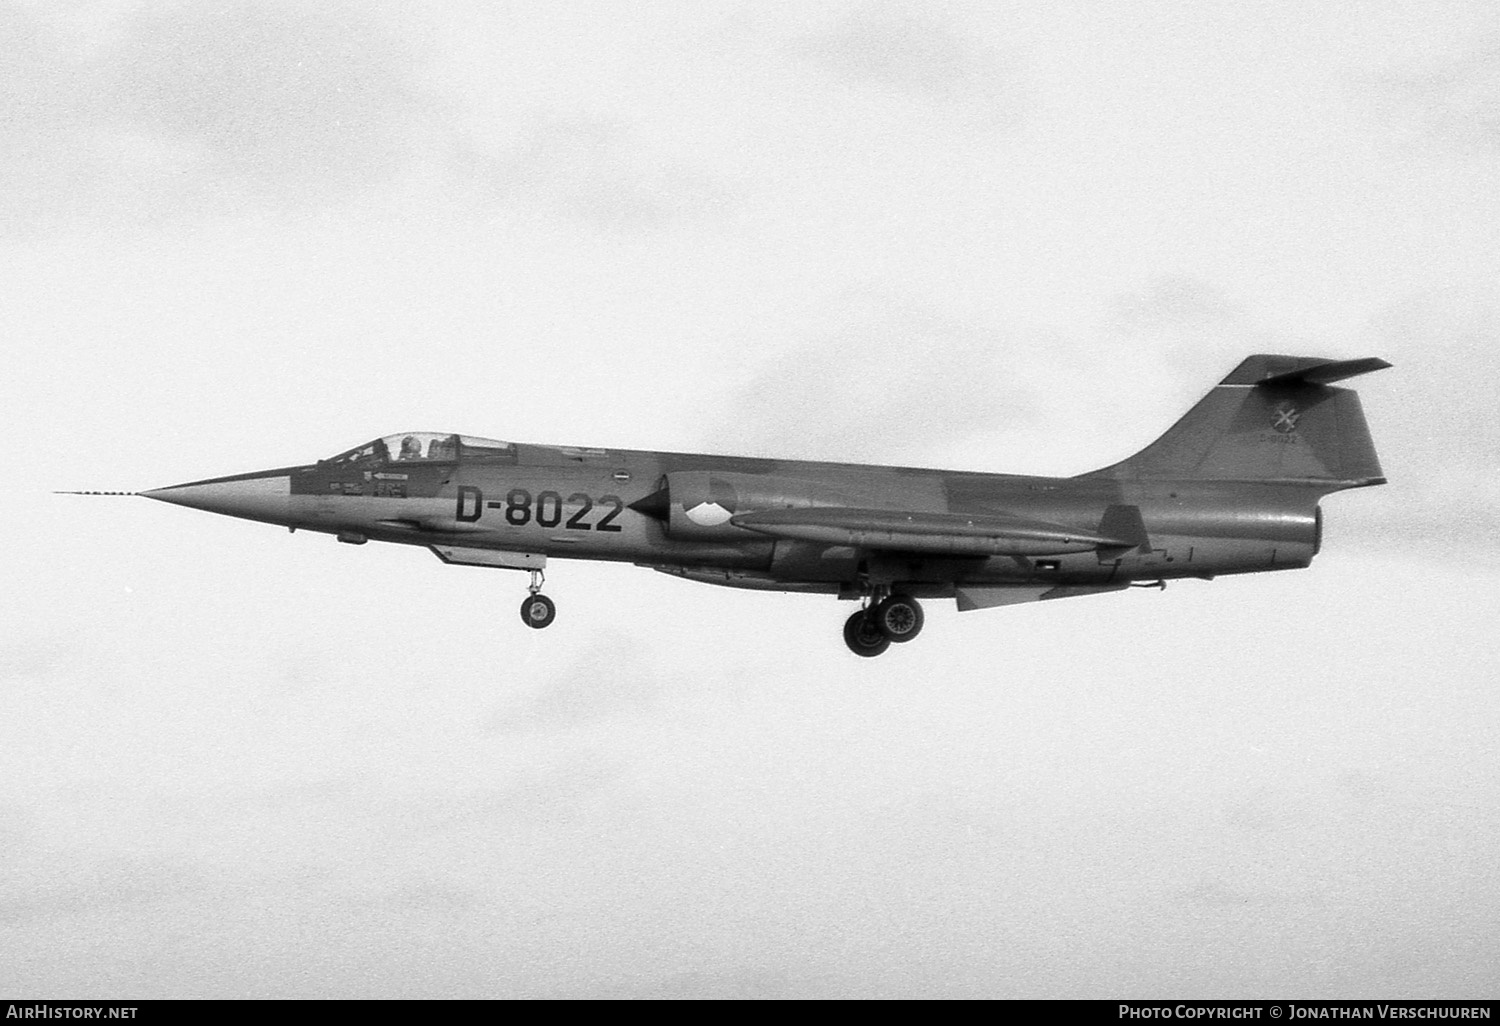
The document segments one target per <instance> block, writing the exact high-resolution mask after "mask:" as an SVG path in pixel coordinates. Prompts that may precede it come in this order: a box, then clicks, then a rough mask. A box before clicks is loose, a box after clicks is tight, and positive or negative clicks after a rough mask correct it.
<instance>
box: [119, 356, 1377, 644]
mask: <svg viewBox="0 0 1500 1026" xmlns="http://www.w3.org/2000/svg"><path fill="white" fill-rule="evenodd" d="M1389 366H1390V364H1388V363H1386V362H1385V361H1384V360H1379V359H1374V358H1365V359H1357V360H1330V359H1319V358H1313V357H1298V356H1272V355H1256V356H1250V357H1247V358H1246V359H1245V360H1244V361H1242V362H1241V363H1240V364H1239V366H1237V367H1236V368H1235V369H1234V370H1233V371H1232V372H1231V373H1230V374H1229V376H1228V377H1226V378H1225V379H1224V380H1223V381H1221V382H1220V383H1219V384H1218V385H1217V386H1216V387H1215V388H1213V389H1212V390H1211V391H1210V392H1209V393H1208V395H1207V396H1205V397H1204V398H1203V399H1202V400H1200V401H1199V402H1198V404H1197V405H1196V406H1194V407H1193V408H1192V409H1191V410H1189V411H1188V413H1187V414H1186V415H1185V416H1184V417H1183V418H1182V419H1181V420H1179V421H1178V422H1177V423H1176V424H1175V425H1173V426H1172V427H1171V429H1169V430H1168V431H1167V433H1166V434H1164V435H1162V436H1161V438H1159V439H1157V440H1156V441H1155V442H1153V443H1152V444H1150V445H1148V446H1147V447H1146V448H1145V449H1143V450H1141V451H1140V452H1139V453H1137V454H1136V455H1134V456H1131V457H1130V458H1129V459H1126V460H1123V461H1121V462H1119V463H1116V464H1113V465H1112V466H1108V467H1105V468H1103V469H1101V470H1095V471H1093V472H1091V473H1087V474H1081V475H1079V476H1077V477H1030V476H1018V475H1009V474H981V473H969V472H955V471H941V470H922V469H915V468H910V467H888V466H865V465H857V464H845V463H818V462H808V461H800V460H777V459H754V458H746V457H742V456H711V455H700V454H686V453H675V452H642V451H632V450H624V449H595V448H579V447H572V446H558V445H534V444H517V443H511V442H501V441H494V440H492V439H488V438H476V437H471V436H469V435H460V434H441V433H429V432H417V431H414V432H409V433H405V434H395V435H388V436H386V437H384V438H379V439H376V440H375V441H373V442H368V443H366V444H364V445H360V446H357V447H356V448H353V449H350V450H349V451H347V452H343V453H339V454H338V455H336V456H330V457H328V458H327V459H321V460H317V461H316V462H313V463H308V464H305V465H302V466H295V467H281V468H278V469H275V470H261V471H255V472H253V473H248V474H235V475H231V476H229V477H215V478H210V479H208V480H204V481H193V482H190V483H188V484H180V485H173V486H172V487H170V488H158V489H155V490H154V491H148V492H142V493H138V494H142V495H145V496H146V497H147V498H151V499H159V500H161V501H162V502H170V503H175V504H177V505H179V506H191V507H193V508H195V509H203V510H208V511H210V512H214V513H224V514H227V515H229V516H234V517H243V518H245V519H247V520H258V521H262V522H265V523H271V524H279V525H281V526H284V527H288V528H290V529H291V530H293V531H297V530H304V531H320V532H323V533H326V534H332V535H334V536H336V537H337V538H338V540H339V541H341V542H348V543H350V544H353V545H363V544H364V543H365V542H367V541H383V542H396V543H399V544H403V545H420V546H422V547H424V548H427V549H429V550H431V551H432V552H433V553H434V554H435V555H436V556H437V557H438V558H439V559H441V560H442V561H443V562H445V563H455V564H459V565H463V566H481V567H497V568H506V569H515V570H526V571H530V573H531V583H530V587H529V589H528V595H527V597H526V599H525V601H524V602H522V604H521V620H522V622H524V623H525V624H526V625H527V626H529V627H535V628H542V627H546V626H547V625H548V624H550V623H552V621H553V618H554V617H555V615H556V607H555V605H554V604H553V602H552V600H551V599H549V598H548V597H547V596H545V595H543V594H542V593H541V587H542V582H543V573H542V571H543V568H545V567H546V566H547V563H548V560H549V559H607V560H617V561H628V562H632V563H635V564H637V565H639V566H643V567H649V568H650V569H653V570H659V571H661V572H663V573H667V574H672V575H674V576H676V577H681V578H684V579H686V580H689V581H700V582H702V583H705V584H719V585H725V586H728V587H732V588H754V589H761V590H769V591H787V592H816V593H826V594H829V595H836V596H838V597H839V598H841V599H848V600H854V601H858V602H860V608H859V610H858V611H856V612H855V613H854V614H853V615H851V616H850V617H849V618H848V620H847V621H846V622H845V624H844V641H845V643H846V644H847V645H848V646H849V648H850V650H851V651H853V652H854V653H855V654H857V655H860V656H876V655H880V654H881V653H882V652H885V651H886V650H887V649H888V648H889V647H890V646H891V644H892V643H903V642H908V641H911V640H912V639H913V638H915V637H916V636H917V635H918V634H919V633H920V632H921V630H922V625H923V619H924V617H923V610H922V606H921V604H920V602H919V600H920V599H936V598H952V599H955V600H956V603H957V606H958V608H959V609H960V610H973V609H986V608H990V607H994V606H1004V605H1010V604H1013V603H1018V602H1032V601H1037V600H1047V599H1055V598H1068V597H1073V596H1081V595H1097V594H1101V593H1104V592H1111V591H1121V590H1123V589H1125V588H1128V587H1131V586H1132V585H1135V586H1141V585H1144V586H1148V587H1165V586H1166V582H1167V581H1169V580H1173V579H1177V578H1199V579H1203V580H1210V579H1212V578H1214V577H1217V576H1220V575H1223V574H1244V573H1255V572H1258V571H1262V570H1291V569H1297V568H1301V567H1305V566H1307V565H1308V564H1309V563H1311V561H1312V558H1313V556H1315V555H1316V554H1317V552H1318V548H1319V543H1320V541H1321V536H1322V525H1323V520H1322V510H1321V509H1320V508H1319V506H1318V502H1319V500H1320V499H1321V498H1322V497H1323V496H1325V495H1328V494H1329V493H1331V492H1336V491H1340V490H1342V489H1345V488H1362V487H1364V486H1366V485H1376V484H1383V483H1385V478H1384V477H1383V476H1382V474H1381V470H1380V463H1379V461H1378V459H1377V458H1376V455H1375V449H1374V446H1373V444H1372V443H1371V440H1370V434H1369V430H1368V428H1367V427H1366V425H1365V418H1364V414H1363V412H1362V410H1361V408H1360V402H1359V397H1358V396H1357V395H1356V394H1355V393H1354V392H1353V391H1352V390H1350V389H1347V388H1335V387H1332V383H1333V382H1335V381H1341V380H1343V379H1346V378H1351V377H1354V376H1356V375H1359V374H1365V373H1368V372H1370V371H1375V370H1381V369H1383V368H1386V367H1389Z"/></svg>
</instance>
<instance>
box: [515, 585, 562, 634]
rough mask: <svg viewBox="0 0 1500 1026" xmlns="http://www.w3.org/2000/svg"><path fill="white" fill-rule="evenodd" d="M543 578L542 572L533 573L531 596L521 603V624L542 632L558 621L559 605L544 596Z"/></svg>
mask: <svg viewBox="0 0 1500 1026" xmlns="http://www.w3.org/2000/svg"><path fill="white" fill-rule="evenodd" d="M545 579H546V578H545V577H543V575H542V572H541V571H540V570H533V571H531V587H530V588H529V589H528V590H529V591H530V592H531V594H529V595H527V596H526V600H525V601H524V602H522V603H521V622H522V623H524V624H525V625H526V626H528V627H532V628H535V629H536V630H541V629H542V628H543V627H546V626H547V625H549V624H550V623H552V621H553V620H555V619H557V605H556V604H555V603H554V602H553V601H552V600H551V599H549V598H548V597H547V596H546V595H543V594H542V582H543V581H544V580H545Z"/></svg>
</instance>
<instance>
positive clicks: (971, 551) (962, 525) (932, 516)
mask: <svg viewBox="0 0 1500 1026" xmlns="http://www.w3.org/2000/svg"><path fill="white" fill-rule="evenodd" d="M729 522H730V523H732V524H734V525H735V526H736V527H743V528H745V529H747V530H751V531H757V532H759V533H761V534H765V535H770V536H771V537H773V538H788V539H794V540H797V541H810V542H821V543H823V544H825V545H849V546H853V547H854V548H861V549H888V550H896V551H900V552H924V553H938V554H942V555H950V556H1051V555H1060V554H1062V553H1067V552H1088V551H1090V550H1092V549H1100V548H1111V547H1118V546H1129V545H1131V544H1133V543H1132V542H1130V541H1129V540H1121V539H1119V538H1107V537H1105V536H1103V535H1101V534H1098V533H1096V532H1094V531H1086V530H1080V529H1079V528H1076V527H1066V526H1064V525H1061V524H1052V523H1047V522H1046V521H1043V520H1030V519H1027V518H1025V517H1017V516H1010V515H1004V514H1002V515H985V514H973V513H915V512H903V511H900V510H887V509H851V508H845V507H833V506H815V507H810V508H799V509H768V510H762V511H760V512H758V513H741V514H738V515H737V516H734V517H732V518H731V519H730V521H729Z"/></svg>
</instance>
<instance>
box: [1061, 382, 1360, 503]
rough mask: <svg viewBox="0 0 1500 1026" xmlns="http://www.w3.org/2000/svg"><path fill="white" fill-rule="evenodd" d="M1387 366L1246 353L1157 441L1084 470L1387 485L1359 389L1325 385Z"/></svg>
mask: <svg viewBox="0 0 1500 1026" xmlns="http://www.w3.org/2000/svg"><path fill="white" fill-rule="evenodd" d="M1389 366H1390V364H1388V363H1386V362H1385V361H1384V360H1378V359H1375V358H1374V357H1367V358H1365V359H1361V360H1324V359H1318V358H1316V357H1305V356H1268V355H1257V356H1250V357H1247V358H1246V359H1245V360H1244V361H1242V362H1241V363H1240V365H1239V366H1238V367H1236V368H1235V369H1234V371H1233V372H1231V373H1230V375H1229V376H1228V377H1227V378H1225V379H1224V380H1223V381H1221V382H1219V384H1218V385H1217V386H1216V387H1215V388H1214V389H1213V390H1212V391H1211V392H1209V393H1208V395H1206V396H1204V397H1203V398H1202V399H1201V400H1199V401H1198V404H1197V405H1196V406H1194V407H1193V408H1192V409H1191V410H1189V411H1188V412H1187V414H1186V415H1185V416H1184V417H1183V418H1182V419H1181V420H1179V421H1178V422H1177V423H1176V424H1173V425H1172V427H1171V428H1170V429H1169V430H1168V431H1167V433H1166V434H1164V435H1162V436H1161V437H1160V438H1158V439H1157V440H1156V441H1154V442H1152V443H1151V444H1150V445H1148V446H1146V448H1144V449H1142V450H1141V451H1140V452H1138V453H1136V454H1135V455H1134V456H1132V457H1130V458H1129V459H1127V460H1123V461H1121V462H1119V463H1116V464H1114V465H1113V466H1109V467H1105V468H1103V469H1102V470H1096V471H1093V472H1092V473H1089V474H1084V475H1082V476H1084V477H1104V478H1114V479H1118V480H1133V479H1157V480H1168V479H1170V480H1237V481H1283V482H1288V483H1305V484H1314V485H1322V486H1324V491H1330V492H1331V491H1337V490H1338V489H1340V488H1358V487H1360V486H1362V485H1374V484H1384V483H1385V477H1384V475H1383V474H1382V472H1381V470H1380V460H1379V458H1378V457H1377V456H1376V455H1375V446H1374V443H1373V442H1372V441H1371V440H1370V430H1369V428H1368V427H1367V426H1366V424H1365V415H1364V411H1363V410H1362V409H1361V408H1360V404H1359V396H1358V395H1357V394H1356V393H1355V392H1354V391H1353V390H1352V389H1347V388H1333V387H1330V382H1334V381H1342V380H1343V379H1345V378H1352V377H1354V376H1355V375H1358V374H1367V373H1369V372H1370V371H1377V370H1383V369H1384V368H1386V367H1389Z"/></svg>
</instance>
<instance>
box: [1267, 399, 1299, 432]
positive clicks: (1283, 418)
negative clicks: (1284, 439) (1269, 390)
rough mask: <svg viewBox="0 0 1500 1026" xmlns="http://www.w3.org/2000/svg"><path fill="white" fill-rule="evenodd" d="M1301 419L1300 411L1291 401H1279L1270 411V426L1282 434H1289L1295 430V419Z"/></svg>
mask: <svg viewBox="0 0 1500 1026" xmlns="http://www.w3.org/2000/svg"><path fill="white" fill-rule="evenodd" d="M1301 419H1302V411H1301V410H1299V409H1297V407H1295V406H1293V405H1292V404H1291V403H1281V404H1279V405H1278V406H1277V407H1276V409H1274V410H1272V411H1271V427H1273V428H1275V429H1276V430H1277V431H1280V432H1281V433H1282V434H1284V435H1285V434H1290V433H1291V432H1293V431H1296V430H1297V421H1299V420H1301Z"/></svg>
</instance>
